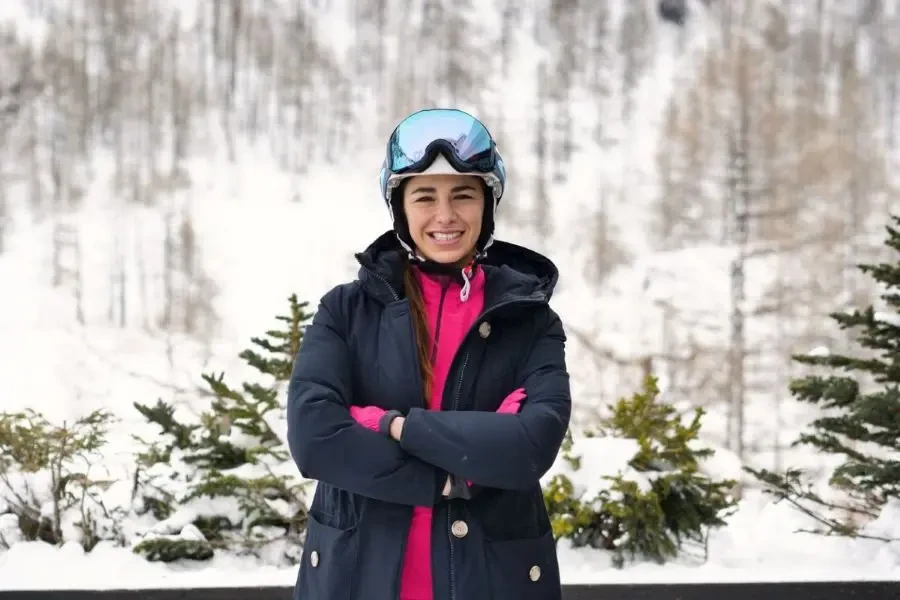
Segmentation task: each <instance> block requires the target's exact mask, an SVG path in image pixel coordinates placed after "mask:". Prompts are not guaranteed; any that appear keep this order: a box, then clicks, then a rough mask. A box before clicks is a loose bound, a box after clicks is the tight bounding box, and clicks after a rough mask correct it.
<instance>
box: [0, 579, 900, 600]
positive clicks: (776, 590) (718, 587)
mask: <svg viewBox="0 0 900 600" xmlns="http://www.w3.org/2000/svg"><path fill="white" fill-rule="evenodd" d="M47 576H48V577H50V578H52V577H53V574H52V573H48V574H47ZM2 588H3V582H2V581H0V600H292V595H293V590H292V589H291V588H287V587H254V588H247V587H244V588H237V587H234V588H173V589H165V588H161V589H148V590H97V591H94V590H27V591H26V590H22V591H17V590H10V591H4V590H3V589H2ZM563 589H564V592H563V597H564V598H565V600H900V581H809V582H790V583H672V584H662V583H660V584H616V585H613V584H609V585H570V586H565V587H564V588H563ZM300 600H302V599H300ZM466 600H478V599H477V598H467V599H466Z"/></svg>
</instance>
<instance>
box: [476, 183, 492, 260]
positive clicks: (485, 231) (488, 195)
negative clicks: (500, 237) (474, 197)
mask: <svg viewBox="0 0 900 600" xmlns="http://www.w3.org/2000/svg"><path fill="white" fill-rule="evenodd" d="M481 189H482V191H483V192H484V214H483V215H482V217H481V233H480V234H479V235H478V241H476V242H475V248H476V249H477V250H478V252H484V250H485V248H487V246H488V243H489V242H490V241H491V238H492V237H493V235H494V211H495V210H496V208H497V201H496V200H494V190H493V189H492V188H491V186H490V185H488V182H487V181H485V180H484V179H482V180H481Z"/></svg>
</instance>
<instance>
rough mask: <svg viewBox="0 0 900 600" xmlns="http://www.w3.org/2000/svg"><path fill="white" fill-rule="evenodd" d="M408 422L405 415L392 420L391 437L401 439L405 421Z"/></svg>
mask: <svg viewBox="0 0 900 600" xmlns="http://www.w3.org/2000/svg"><path fill="white" fill-rule="evenodd" d="M404 422H406V418H405V417H397V418H395V419H394V420H393V421H391V437H392V438H394V439H395V440H397V441H398V442H399V441H400V437H401V436H402V435H403V423H404Z"/></svg>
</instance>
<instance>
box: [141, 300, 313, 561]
mask: <svg viewBox="0 0 900 600" xmlns="http://www.w3.org/2000/svg"><path fill="white" fill-rule="evenodd" d="M289 302H290V313H289V314H288V315H280V316H277V317H276V319H277V320H279V321H282V322H283V323H285V327H284V329H283V330H271V331H267V332H266V335H265V337H254V338H252V339H251V342H252V343H253V345H254V346H255V347H256V349H247V350H244V351H243V352H241V353H240V354H239V357H240V358H241V359H242V360H244V361H245V362H246V363H247V364H248V365H249V366H251V367H252V368H254V369H255V370H257V371H259V373H260V374H261V375H262V380H261V381H257V382H244V383H243V384H242V385H241V387H240V388H239V389H238V388H234V387H232V386H230V385H229V384H228V383H226V381H225V376H224V373H219V374H212V373H206V374H203V375H202V378H203V380H204V381H205V382H206V384H207V385H208V386H209V390H210V392H211V395H212V398H213V399H212V401H211V403H210V406H209V408H208V410H206V411H205V412H204V413H203V414H202V415H201V416H200V419H199V423H191V424H185V423H182V422H180V421H179V420H178V418H177V417H176V411H175V408H174V406H172V405H170V404H166V403H164V402H162V401H161V400H160V401H157V403H156V405H154V406H146V405H142V404H135V407H136V408H137V410H138V411H140V412H141V414H143V415H144V417H145V418H146V419H147V420H148V421H150V422H151V423H154V424H156V425H157V426H159V428H160V429H161V431H162V436H160V438H159V439H158V440H156V441H154V442H151V443H147V442H144V444H145V445H146V449H145V451H144V452H142V453H141V454H140V455H139V459H138V462H139V465H140V466H141V472H140V477H139V480H140V487H141V500H142V504H143V510H144V511H146V512H150V513H152V515H153V516H154V517H155V518H156V519H157V520H159V521H160V522H159V523H157V525H156V526H155V527H154V528H153V534H152V535H147V536H145V538H144V539H143V540H141V541H140V543H138V544H137V545H136V546H135V548H134V551H135V552H137V553H140V554H143V555H144V556H146V557H147V558H148V559H149V560H159V561H171V560H177V559H182V558H188V559H194V560H205V559H208V558H211V557H212V556H213V554H214V551H215V550H216V549H219V548H228V549H230V550H235V551H238V552H252V553H254V554H257V555H258V554H259V553H260V552H262V551H263V549H268V550H266V551H267V552H269V553H270V554H271V553H273V552H274V553H275V554H276V557H275V558H276V559H283V560H286V561H288V562H291V561H293V560H295V559H296V558H297V557H298V555H299V550H300V547H301V544H300V539H301V535H302V533H303V531H304V530H305V525H306V508H307V504H306V497H305V490H306V483H305V482H304V481H302V480H301V479H300V478H299V476H298V475H297V473H296V469H295V468H294V465H293V462H292V461H291V458H290V453H289V451H288V449H287V445H286V442H285V441H284V440H283V438H282V435H280V431H281V430H282V427H279V424H280V423H282V421H283V418H284V412H285V406H284V404H283V402H282V397H283V392H284V387H285V384H286V382H287V381H288V380H289V379H290V375H291V369H292V365H293V360H294V357H295V356H296V354H297V351H298V350H299V348H300V344H301V342H302V339H303V330H304V328H305V326H306V324H307V322H308V321H309V319H310V318H311V316H312V315H311V314H309V313H307V312H306V307H307V303H305V302H302V303H301V302H299V301H298V300H297V297H296V296H295V295H292V296H291V297H290V298H289ZM223 499H227V500H226V501H225V502H222V500H223ZM179 509H181V510H182V512H181V514H179V512H178V511H179ZM184 511H187V514H190V515H195V516H193V518H192V519H191V520H190V526H188V527H185V526H184V521H185V519H184V516H183V515H184V514H185V512H184Z"/></svg>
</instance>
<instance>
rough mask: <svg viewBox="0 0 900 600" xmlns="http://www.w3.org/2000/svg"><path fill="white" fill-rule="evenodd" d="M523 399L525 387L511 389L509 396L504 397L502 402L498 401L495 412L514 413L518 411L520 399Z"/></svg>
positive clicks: (520, 403)
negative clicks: (498, 406) (498, 405)
mask: <svg viewBox="0 0 900 600" xmlns="http://www.w3.org/2000/svg"><path fill="white" fill-rule="evenodd" d="M524 399H525V388H519V389H517V390H513V391H512V392H511V393H510V394H509V396H507V397H506V398H504V400H503V402H501V403H500V408H498V409H497V412H498V413H511V414H515V413H517V412H519V407H520V406H521V405H522V400H524Z"/></svg>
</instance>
